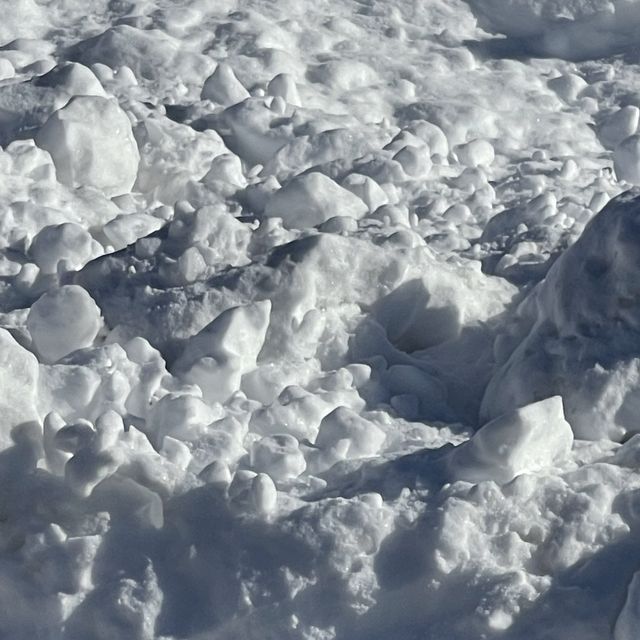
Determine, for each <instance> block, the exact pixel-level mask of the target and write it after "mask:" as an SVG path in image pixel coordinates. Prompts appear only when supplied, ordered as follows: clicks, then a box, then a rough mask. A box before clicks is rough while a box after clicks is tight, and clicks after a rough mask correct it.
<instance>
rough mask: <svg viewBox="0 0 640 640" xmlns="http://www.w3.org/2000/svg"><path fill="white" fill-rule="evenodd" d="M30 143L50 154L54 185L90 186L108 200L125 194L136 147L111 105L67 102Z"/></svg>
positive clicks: (84, 99) (93, 100)
mask: <svg viewBox="0 0 640 640" xmlns="http://www.w3.org/2000/svg"><path fill="white" fill-rule="evenodd" d="M36 144H37V145H38V146H39V147H40V148H41V149H45V150H46V151H48V152H49V153H50V154H51V157H52V158H53V162H54V164H55V167H56V173H57V175H58V180H59V181H60V182H62V183H63V184H65V185H66V186H68V187H71V188H77V187H83V186H90V187H95V188H96V189H100V190H102V191H103V192H104V194H105V195H106V196H108V197H113V196H117V195H122V194H124V193H129V192H130V191H131V188H132V187H133V184H134V182H135V181H136V176H137V174H138V162H139V160H140V154H139V153H138V146H137V145H136V141H135V139H134V137H133V133H132V130H131V123H130V122H129V118H128V117H127V115H126V113H125V112H124V111H123V110H122V109H121V108H120V107H119V106H118V103H117V102H116V101H115V100H110V99H108V98H102V97H99V96H78V97H75V98H73V99H72V100H71V101H70V102H69V103H68V104H67V105H66V106H65V107H63V108H62V109H59V110H58V111H56V112H54V113H53V114H52V115H51V116H50V117H49V119H48V120H47V121H46V122H45V123H44V125H43V126H42V128H41V129H40V131H38V134H37V135H36Z"/></svg>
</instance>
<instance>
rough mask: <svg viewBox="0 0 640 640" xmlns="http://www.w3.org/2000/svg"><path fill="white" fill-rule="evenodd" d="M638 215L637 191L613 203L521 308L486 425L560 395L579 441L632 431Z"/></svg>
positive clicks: (508, 336)
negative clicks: (495, 419)
mask: <svg viewBox="0 0 640 640" xmlns="http://www.w3.org/2000/svg"><path fill="white" fill-rule="evenodd" d="M639 211H640V190H638V189H632V190H631V191H628V192H626V193H624V194H622V195H620V196H618V197H616V198H614V199H613V200H611V201H610V202H609V203H608V204H607V205H606V206H605V207H604V209H603V210H602V211H600V213H598V214H597V215H596V216H595V217H594V218H593V219H592V220H591V221H590V222H589V224H588V225H587V226H586V227H585V229H584V231H583V233H582V236H581V237H580V238H579V239H578V240H577V242H576V243H575V244H574V245H573V246H571V247H570V248H569V249H567V250H566V251H565V252H564V253H563V254H562V255H561V256H560V258H559V259H558V260H557V261H556V262H555V263H554V264H553V266H552V267H551V269H550V270H549V272H548V274H547V277H546V279H545V280H544V281H543V282H542V283H540V284H539V285H538V286H537V287H536V288H535V289H534V290H533V291H532V292H531V294H530V295H529V297H528V298H526V299H525V300H524V301H523V303H522V304H521V305H520V307H519V309H518V312H517V314H516V316H515V318H514V319H513V321H512V323H511V325H510V326H509V327H508V328H507V331H506V333H505V335H502V336H501V337H500V338H499V341H498V342H496V353H497V354H498V355H499V360H500V362H501V366H500V368H499V369H498V371H497V372H496V373H495V374H494V376H493V378H492V379H491V381H490V382H489V385H488V386H487V389H486V392H485V395H484V399H483V401H482V410H481V414H482V416H483V417H484V418H485V419H490V418H493V417H497V416H499V415H501V414H502V413H505V412H507V411H509V410H512V409H514V408H515V407H518V406H523V405H526V404H529V403H530V402H532V401H534V400H536V399H537V398H540V397H546V396H551V395H557V394H559V395H562V398H563V401H564V406H565V411H566V416H567V419H568V421H569V422H570V424H571V426H572V427H573V430H574V432H575V433H576V436H578V437H580V438H588V439H599V438H602V437H608V438H611V439H614V440H619V439H621V438H623V437H624V436H625V434H626V433H629V432H632V433H633V432H636V431H637V409H636V407H637V398H638V395H637V394H638V391H637V389H638V380H639V379H640V349H639V347H638V344H639V343H638V335H639V334H640V296H639V293H638V284H637V283H638V265H639V264H640V259H639V255H640V232H639V227H638V212H639ZM499 342H501V343H502V345H503V347H500V344H499ZM507 345H509V346H507ZM502 349H504V355H500V353H499V352H500V351H501V350H502Z"/></svg>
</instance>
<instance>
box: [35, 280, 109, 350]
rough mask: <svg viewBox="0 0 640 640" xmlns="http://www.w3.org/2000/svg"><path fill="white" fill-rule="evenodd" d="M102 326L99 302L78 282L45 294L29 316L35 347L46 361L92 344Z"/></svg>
mask: <svg viewBox="0 0 640 640" xmlns="http://www.w3.org/2000/svg"><path fill="white" fill-rule="evenodd" d="M101 325H102V321H101V318H100V309H99V308H98V305H97V304H96V303H95V302H94V301H93V298H92V297H91V296H90V295H89V294H88V293H87V292H86V291H85V290H84V289H83V288H82V287H79V286H78V285H75V284H69V285H65V286H63V287H60V288H59V289H54V290H52V291H48V292H47V293H45V294H43V295H42V296H41V297H40V298H39V299H38V300H37V301H36V302H34V304H33V306H32V307H31V310H30V311H29V315H28V316H27V329H28V330H29V333H30V334H31V339H32V340H33V347H34V350H35V351H36V353H37V354H38V356H39V357H40V360H41V361H42V362H45V363H52V362H56V361H58V360H60V358H63V357H64V356H66V355H67V354H69V353H71V352H73V351H76V350H77V349H82V348H84V347H89V346H91V345H92V344H93V341H94V339H95V337H96V336H97V335H98V331H99V330H100V327H101Z"/></svg>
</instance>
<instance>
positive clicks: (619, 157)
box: [613, 135, 640, 185]
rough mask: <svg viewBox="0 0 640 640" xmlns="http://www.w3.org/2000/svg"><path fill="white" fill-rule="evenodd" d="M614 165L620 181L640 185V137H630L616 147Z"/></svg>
mask: <svg viewBox="0 0 640 640" xmlns="http://www.w3.org/2000/svg"><path fill="white" fill-rule="evenodd" d="M613 163H614V167H615V170H616V175H617V176H618V179H619V180H625V181H626V182H629V183H631V184H635V185H640V135H633V136H629V137H628V138H626V139H625V140H623V141H622V142H621V143H620V144H619V145H618V146H617V147H616V150H615V151H614V153H613Z"/></svg>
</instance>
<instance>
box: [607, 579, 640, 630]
mask: <svg viewBox="0 0 640 640" xmlns="http://www.w3.org/2000/svg"><path fill="white" fill-rule="evenodd" d="M639 625H640V571H636V572H635V573H634V574H633V578H631V582H630V583H629V588H628V589H627V600H626V602H625V603H624V607H623V608H622V611H621V612H620V615H619V616H618V619H617V620H616V626H615V628H614V630H613V640H635V639H636V638H637V637H638V628H639Z"/></svg>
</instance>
